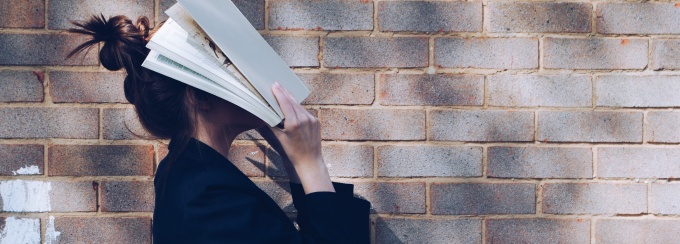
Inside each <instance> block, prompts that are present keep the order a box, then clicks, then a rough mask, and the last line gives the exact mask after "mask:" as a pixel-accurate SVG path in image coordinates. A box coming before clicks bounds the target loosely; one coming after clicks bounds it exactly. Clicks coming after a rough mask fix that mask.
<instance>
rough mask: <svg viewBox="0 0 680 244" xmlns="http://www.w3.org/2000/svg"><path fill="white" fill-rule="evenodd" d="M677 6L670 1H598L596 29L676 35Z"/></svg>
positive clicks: (679, 15)
mask: <svg viewBox="0 0 680 244" xmlns="http://www.w3.org/2000/svg"><path fill="white" fill-rule="evenodd" d="M678 22H680V9H678V7H677V6H675V4H674V3H649V2H646V3H633V2H630V3H598V4H597V32H598V33H605V34H678V33H680V26H678V25H676V24H674V23H678Z"/></svg>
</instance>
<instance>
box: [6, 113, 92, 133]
mask: <svg viewBox="0 0 680 244" xmlns="http://www.w3.org/2000/svg"><path fill="white" fill-rule="evenodd" d="M98 134H99V109H96V108H28V107H14V108H0V138H97V137H98Z"/></svg>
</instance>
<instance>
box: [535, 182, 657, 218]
mask: <svg viewBox="0 0 680 244" xmlns="http://www.w3.org/2000/svg"><path fill="white" fill-rule="evenodd" d="M542 188H543V213H548V214H640V213H645V212H647V187H646V186H645V185H644V184H635V183H546V184H544V185H543V186H542Z"/></svg>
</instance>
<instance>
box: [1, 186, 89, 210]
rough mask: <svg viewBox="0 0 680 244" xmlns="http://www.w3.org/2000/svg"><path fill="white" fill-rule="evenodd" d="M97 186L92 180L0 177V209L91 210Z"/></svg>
mask: <svg viewBox="0 0 680 244" xmlns="http://www.w3.org/2000/svg"><path fill="white" fill-rule="evenodd" d="M96 210H97V189H96V187H94V185H93V182H91V181H76V182H61V181H34V180H7V181H0V212H91V211H96Z"/></svg>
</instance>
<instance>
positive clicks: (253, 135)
mask: <svg viewBox="0 0 680 244" xmlns="http://www.w3.org/2000/svg"><path fill="white" fill-rule="evenodd" d="M236 139H237V140H263V139H264V138H262V136H261V135H260V133H257V131H256V130H254V129H253V130H247V131H245V132H243V133H241V134H239V135H238V136H236Z"/></svg>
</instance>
